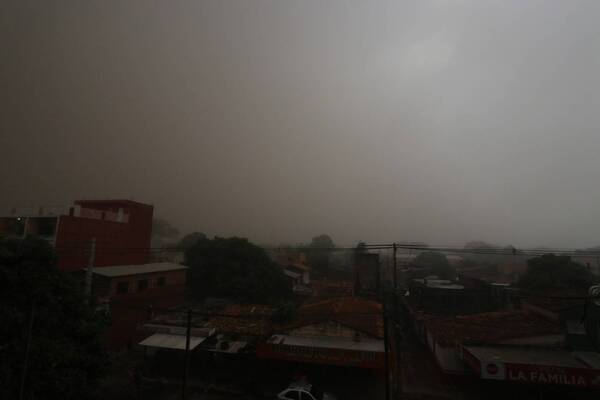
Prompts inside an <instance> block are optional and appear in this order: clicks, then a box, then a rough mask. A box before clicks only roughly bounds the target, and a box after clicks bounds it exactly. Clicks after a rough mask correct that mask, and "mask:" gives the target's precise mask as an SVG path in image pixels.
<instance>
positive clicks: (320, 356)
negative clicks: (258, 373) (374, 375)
mask: <svg viewBox="0 0 600 400" xmlns="http://www.w3.org/2000/svg"><path fill="white" fill-rule="evenodd" d="M256 353H257V356H258V358H267V359H274V360H285V361H299V362H310V363H317V364H329V365H338V366H350V367H358V368H382V367H383V364H384V363H383V360H384V346H383V340H363V341H360V342H357V341H354V340H352V339H348V338H326V337H322V338H319V337H310V338H308V337H297V336H287V335H273V336H271V338H270V339H269V340H268V341H267V342H266V343H261V344H259V345H258V348H257V351H256Z"/></svg>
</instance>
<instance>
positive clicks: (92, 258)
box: [85, 238, 96, 304]
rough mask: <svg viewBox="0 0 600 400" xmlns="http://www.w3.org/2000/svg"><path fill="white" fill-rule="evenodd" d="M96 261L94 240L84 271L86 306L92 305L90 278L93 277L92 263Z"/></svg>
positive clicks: (94, 240)
mask: <svg viewBox="0 0 600 400" xmlns="http://www.w3.org/2000/svg"><path fill="white" fill-rule="evenodd" d="M95 260H96V238H92V240H91V242H90V258H89V260H88V266H87V270H86V271H85V297H86V298H87V302H88V304H91V303H92V278H93V275H94V262H95Z"/></svg>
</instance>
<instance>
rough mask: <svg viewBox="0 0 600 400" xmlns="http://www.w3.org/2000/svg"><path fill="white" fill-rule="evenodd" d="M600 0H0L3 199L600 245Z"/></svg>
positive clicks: (386, 236)
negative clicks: (107, 202) (90, 201)
mask: <svg viewBox="0 0 600 400" xmlns="http://www.w3.org/2000/svg"><path fill="white" fill-rule="evenodd" d="M599 18H600V2H597V1H593V0H590V1H523V0H516V1H506V0H503V1H478V0H473V1H467V0H462V1H402V2H400V1H389V2H387V1H373V2H366V1H364V0H360V1H347V0H344V1H327V2H323V1H296V2H291V1H279V0H272V1H262V0H252V1H222V0H215V1H170V2H149V1H145V0H144V1H132V0H130V1H126V2H105V1H94V2H81V1H56V2H43V1H39V2H23V1H15V2H3V3H2V5H0V49H1V52H2V56H1V57H0V93H1V94H0V110H1V118H0V129H1V134H0V148H1V149H2V157H1V158H0V160H1V161H0V165H1V168H0V178H1V184H0V188H1V189H0V192H1V193H2V195H1V196H0V206H1V207H3V209H6V208H8V207H13V206H30V205H52V204H68V203H70V202H71V200H74V199H79V198H127V199H135V200H139V201H143V202H149V203H152V204H154V206H155V213H156V215H158V216H160V217H162V218H165V219H167V220H169V221H171V222H172V223H173V225H175V226H177V227H178V228H179V230H180V231H182V232H184V233H185V232H189V231H192V230H198V231H202V232H205V233H207V234H209V235H221V236H229V235H241V236H246V237H249V238H250V239H251V240H254V241H257V242H259V243H281V242H288V243H297V242H307V241H309V240H310V238H311V237H312V236H315V235H317V234H320V233H327V234H329V235H331V236H332V237H333V239H334V240H335V242H336V243H338V244H355V243H356V242H357V241H358V240H365V241H368V242H373V243H375V242H381V241H386V242H390V241H400V240H413V241H426V242H429V243H431V244H462V243H464V242H465V241H468V240H474V239H479V240H486V241H489V242H493V243H498V244H508V243H511V244H515V245H521V246H537V245H547V246H558V247H585V246H592V245H598V244H600V207H599V206H598V200H599V198H600V184H599V179H598V172H599V171H600V155H599V150H600V132H598V127H599V126H600V112H599V111H600V90H599V89H600V78H599V76H600V75H599V74H598V71H600V41H599V40H598V38H599V37H600V35H599V34H600V25H598V19H599Z"/></svg>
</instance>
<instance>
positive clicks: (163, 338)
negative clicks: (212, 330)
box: [140, 333, 206, 350]
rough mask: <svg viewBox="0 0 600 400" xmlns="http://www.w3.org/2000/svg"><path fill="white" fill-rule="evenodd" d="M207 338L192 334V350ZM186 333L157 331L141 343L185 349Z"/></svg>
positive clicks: (165, 347)
mask: <svg viewBox="0 0 600 400" xmlns="http://www.w3.org/2000/svg"><path fill="white" fill-rule="evenodd" d="M204 340H206V338H205V337H198V336H191V337H190V350H193V349H194V348H195V347H196V346H198V345H199V344H200V343H202V342H203V341H204ZM185 341H186V337H185V335H170V334H168V333H155V334H154V335H152V336H150V337H147V338H146V339H144V340H142V341H141V342H140V345H142V346H147V347H160V348H163V349H175V350H185Z"/></svg>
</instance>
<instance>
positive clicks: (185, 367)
mask: <svg viewBox="0 0 600 400" xmlns="http://www.w3.org/2000/svg"><path fill="white" fill-rule="evenodd" d="M191 330H192V309H191V308H190V309H188V312H187V327H186V330H185V359H184V361H183V363H184V364H183V385H182V387H181V399H182V400H185V399H186V392H187V378H188V370H189V368H190V333H191Z"/></svg>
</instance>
